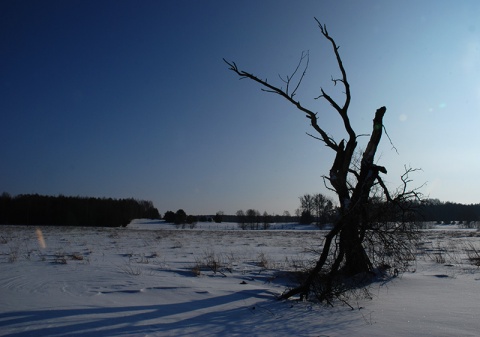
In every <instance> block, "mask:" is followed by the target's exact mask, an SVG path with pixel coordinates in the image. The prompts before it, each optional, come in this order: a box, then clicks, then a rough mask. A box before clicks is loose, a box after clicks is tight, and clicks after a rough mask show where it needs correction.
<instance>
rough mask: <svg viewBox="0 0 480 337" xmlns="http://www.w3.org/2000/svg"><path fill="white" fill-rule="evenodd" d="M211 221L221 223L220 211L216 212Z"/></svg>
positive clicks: (221, 215) (221, 213) (221, 214)
mask: <svg viewBox="0 0 480 337" xmlns="http://www.w3.org/2000/svg"><path fill="white" fill-rule="evenodd" d="M213 221H215V222H216V223H221V222H222V221H223V212H222V211H219V212H217V213H216V214H215V216H214V217H213Z"/></svg>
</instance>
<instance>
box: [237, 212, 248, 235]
mask: <svg viewBox="0 0 480 337" xmlns="http://www.w3.org/2000/svg"><path fill="white" fill-rule="evenodd" d="M236 216H237V223H238V226H239V227H240V228H241V229H243V230H245V229H247V217H246V216H245V212H243V210H241V209H240V210H238V211H237V213H236Z"/></svg>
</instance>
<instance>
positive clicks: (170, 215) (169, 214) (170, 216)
mask: <svg viewBox="0 0 480 337" xmlns="http://www.w3.org/2000/svg"><path fill="white" fill-rule="evenodd" d="M163 220H165V222H168V223H174V222H175V213H174V212H173V211H166V212H165V215H164V216H163Z"/></svg>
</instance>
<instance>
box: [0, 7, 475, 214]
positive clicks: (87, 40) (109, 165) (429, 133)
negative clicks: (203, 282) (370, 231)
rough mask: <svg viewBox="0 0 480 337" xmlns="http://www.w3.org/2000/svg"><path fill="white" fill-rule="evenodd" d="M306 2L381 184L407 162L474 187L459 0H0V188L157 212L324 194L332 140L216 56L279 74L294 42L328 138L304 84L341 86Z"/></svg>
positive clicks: (446, 187)
mask: <svg viewBox="0 0 480 337" xmlns="http://www.w3.org/2000/svg"><path fill="white" fill-rule="evenodd" d="M314 16H315V17H317V18H318V19H319V20H320V21H322V22H323V23H325V24H326V25H327V27H328V30H329V32H330V34H331V35H332V36H333V37H334V38H335V39H336V41H337V43H338V45H340V52H341V55H342V58H343V61H344V65H345V68H346V70H347V74H348V78H349V81H350V84H351V90H352V104H351V108H350V116H351V120H352V123H353V126H354V128H355V129H356V131H357V134H362V133H364V134H367V133H369V132H370V129H371V123H372V122H371V121H372V118H373V114H374V112H375V110H376V109H377V108H379V107H380V106H383V105H385V106H386V107H387V114H386V116H385V120H384V122H385V126H386V128H387V131H388V133H389V135H390V137H391V139H392V141H393V143H394V145H395V147H396V148H397V149H398V154H397V153H396V152H395V151H394V150H392V146H391V145H390V143H389V141H388V139H387V138H383V140H382V144H383V145H382V147H381V149H380V150H379V151H378V157H377V158H378V164H380V165H384V166H386V167H387V169H388V175H387V177H386V180H387V181H388V182H389V184H390V186H391V187H392V188H394V187H396V186H398V185H399V184H400V180H399V176H400V174H401V173H402V172H403V168H404V165H407V166H411V167H415V168H421V169H422V170H423V171H421V172H418V173H417V174H415V175H413V176H412V178H413V179H414V182H413V185H412V186H419V185H422V184H423V183H426V186H425V188H423V192H424V193H425V194H426V195H427V196H429V197H432V198H439V199H440V200H443V201H455V202H461V203H479V202H480V155H479V148H480V20H479V18H480V1H477V0H471V1H463V0H459V1H441V0H431V1H427V0H425V1H417V0H415V1H411V0H406V1H393V0H392V1H389V0H376V1H373V0H366V1H356V0H344V1H326V0H324V1H321V0H315V1H307V0H302V1H283V0H262V1H257V0H243V1H229V0H221V1H220V0H218V1H208V0H206V1H193V0H191V1H173V0H172V1H167V0H162V1H145V0H144V1H133V0H132V1H122V0H115V1H101V0H100V1H98V0H95V1H89V0H69V1H63V0H59V1H50V0H44V1H36V0H35V1H29V0H22V1H16V0H3V1H0V128H1V132H0V144H1V145H0V192H2V191H6V192H8V193H10V194H14V195H16V194H25V193H39V194H49V195H58V194H63V195H80V196H95V197H113V198H126V197H134V198H138V199H147V200H152V201H153V202H154V204H155V206H156V207H157V208H158V209H159V211H160V212H161V213H162V214H163V213H164V212H165V211H167V210H173V211H176V210H177V209H179V208H183V209H185V211H186V212H187V213H188V214H209V213H215V212H217V211H220V210H221V211H224V212H225V213H229V214H232V213H235V212H236V211H237V210H239V209H243V210H246V209H248V208H254V209H258V210H259V211H260V212H263V211H267V212H269V213H275V214H281V213H282V212H283V211H284V210H288V211H290V212H291V213H293V212H294V210H295V209H296V208H297V207H298V206H299V200H298V197H299V196H300V195H303V194H305V193H324V194H329V193H328V191H327V190H326V189H325V187H324V186H323V182H322V179H321V176H322V175H323V174H326V173H328V170H329V168H330V166H331V163H332V159H333V153H332V152H331V151H330V150H329V149H328V148H326V147H325V146H324V145H323V144H322V143H320V142H319V141H316V140H314V139H312V138H310V137H308V136H307V135H306V132H311V131H312V130H311V128H310V127H309V123H308V120H307V119H306V118H305V117H304V115H303V114H302V113H300V112H298V111H297V110H295V109H294V108H293V107H292V106H290V105H289V104H288V102H286V101H283V100H282V99H281V98H280V97H279V96H276V95H273V94H268V93H265V92H262V91H261V90H260V87H259V86H258V85H256V84H255V83H253V82H251V81H248V80H239V79H238V77H236V76H235V74H233V73H232V72H230V71H228V70H227V66H226V64H225V63H223V61H222V58H226V59H228V60H233V61H235V62H236V63H237V64H238V65H239V66H240V67H241V68H242V69H244V70H248V71H251V72H253V73H254V74H256V75H258V76H259V77H262V78H268V80H269V82H271V83H274V84H278V85H280V81H279V77H278V75H279V74H280V75H288V74H290V73H291V72H292V71H293V70H294V68H295V66H296V64H297V62H298V60H299V57H300V55H301V53H302V51H306V50H308V51H309V52H310V67H309V69H308V72H307V78H306V79H305V81H304V83H303V86H302V87H301V88H300V92H299V95H298V97H299V99H300V100H301V102H302V103H303V104H304V105H305V106H307V107H309V108H310V109H311V110H314V111H318V113H319V116H321V117H320V120H321V121H322V123H323V125H324V127H325V129H326V130H327V131H329V132H330V133H331V134H332V135H333V136H334V137H337V140H340V139H341V137H345V132H344V131H343V130H342V128H341V124H340V123H339V118H338V116H337V115H336V114H335V113H334V112H333V111H332V110H331V109H330V108H329V107H328V106H327V105H326V104H324V103H322V102H320V101H318V100H314V97H316V96H318V95H319V93H320V87H323V88H324V89H325V90H326V91H327V92H329V93H331V94H332V95H334V96H335V97H341V96H339V95H340V94H341V92H339V91H338V90H339V89H340V88H339V87H334V86H333V85H332V83H331V81H330V78H331V76H333V77H337V76H338V75H339V71H338V69H337V68H336V65H335V62H334V58H333V54H332V51H331V49H330V45H329V44H327V42H326V41H325V40H324V39H322V36H321V34H320V32H319V30H318V27H317V25H316V22H315V20H314ZM335 93H338V94H335ZM366 140H367V137H364V138H361V139H360V147H362V146H365V141H366Z"/></svg>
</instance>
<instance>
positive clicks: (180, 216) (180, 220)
mask: <svg viewBox="0 0 480 337" xmlns="http://www.w3.org/2000/svg"><path fill="white" fill-rule="evenodd" d="M186 222H187V213H185V211H184V210H183V209H179V210H178V211H177V212H176V213H175V225H182V224H185V223H186Z"/></svg>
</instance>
